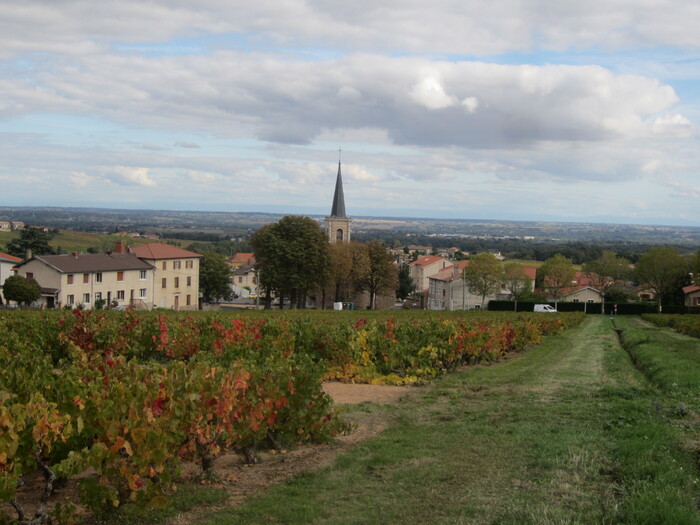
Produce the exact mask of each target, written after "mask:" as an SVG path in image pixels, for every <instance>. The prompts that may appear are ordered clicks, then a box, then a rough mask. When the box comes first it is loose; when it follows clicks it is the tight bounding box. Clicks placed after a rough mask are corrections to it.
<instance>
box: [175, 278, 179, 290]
mask: <svg viewBox="0 0 700 525" xmlns="http://www.w3.org/2000/svg"><path fill="white" fill-rule="evenodd" d="M175 288H180V278H179V277H175Z"/></svg>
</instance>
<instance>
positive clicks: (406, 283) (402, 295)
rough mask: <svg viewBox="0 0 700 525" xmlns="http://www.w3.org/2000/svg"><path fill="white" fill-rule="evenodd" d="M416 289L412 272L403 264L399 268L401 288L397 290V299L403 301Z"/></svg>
mask: <svg viewBox="0 0 700 525" xmlns="http://www.w3.org/2000/svg"><path fill="white" fill-rule="evenodd" d="M414 288H415V284H414V283H413V279H411V270H410V268H409V267H408V264H402V265H401V267H400V268H399V287H398V288H397V289H396V297H397V298H399V299H401V300H402V301H403V300H405V299H406V297H408V296H409V295H411V292H413V289H414Z"/></svg>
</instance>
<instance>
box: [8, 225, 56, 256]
mask: <svg viewBox="0 0 700 525" xmlns="http://www.w3.org/2000/svg"><path fill="white" fill-rule="evenodd" d="M51 238H52V235H51V234H50V233H46V232H45V231H43V230H40V229H39V228H30V227H27V228H25V229H23V230H21V231H20V232H19V237H18V238H16V239H14V240H12V241H10V242H9V243H8V244H7V253H9V254H10V255H14V256H15V257H22V258H24V257H26V255H27V253H28V252H29V251H31V254H32V255H53V254H55V253H56V250H54V249H53V248H52V247H51V246H50V245H49V241H50V240H51Z"/></svg>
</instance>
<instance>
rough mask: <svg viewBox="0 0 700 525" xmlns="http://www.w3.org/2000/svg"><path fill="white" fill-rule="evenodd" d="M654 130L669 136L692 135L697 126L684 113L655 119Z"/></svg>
mask: <svg viewBox="0 0 700 525" xmlns="http://www.w3.org/2000/svg"><path fill="white" fill-rule="evenodd" d="M651 128H652V131H653V132H654V133H656V134H658V135H665V136H669V137H682V138H687V137H691V136H692V135H693V133H694V131H695V126H693V123H692V122H690V120H688V119H687V118H685V117H684V116H683V115H678V114H676V115H665V116H663V117H658V118H656V119H654V121H653V123H652V126H651Z"/></svg>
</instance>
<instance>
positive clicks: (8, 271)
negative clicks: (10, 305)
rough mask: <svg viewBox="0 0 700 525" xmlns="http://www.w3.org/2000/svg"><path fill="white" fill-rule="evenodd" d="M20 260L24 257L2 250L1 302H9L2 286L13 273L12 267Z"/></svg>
mask: <svg viewBox="0 0 700 525" xmlns="http://www.w3.org/2000/svg"><path fill="white" fill-rule="evenodd" d="M19 262H22V259H20V258H19V257H15V256H14V255H10V254H8V253H2V252H0V304H6V303H7V301H6V300H5V297H4V296H3V294H2V286H3V284H5V279H7V278H8V277H9V276H11V275H13V273H14V272H13V271H12V268H13V267H14V266H15V265H16V264H17V263H19Z"/></svg>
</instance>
